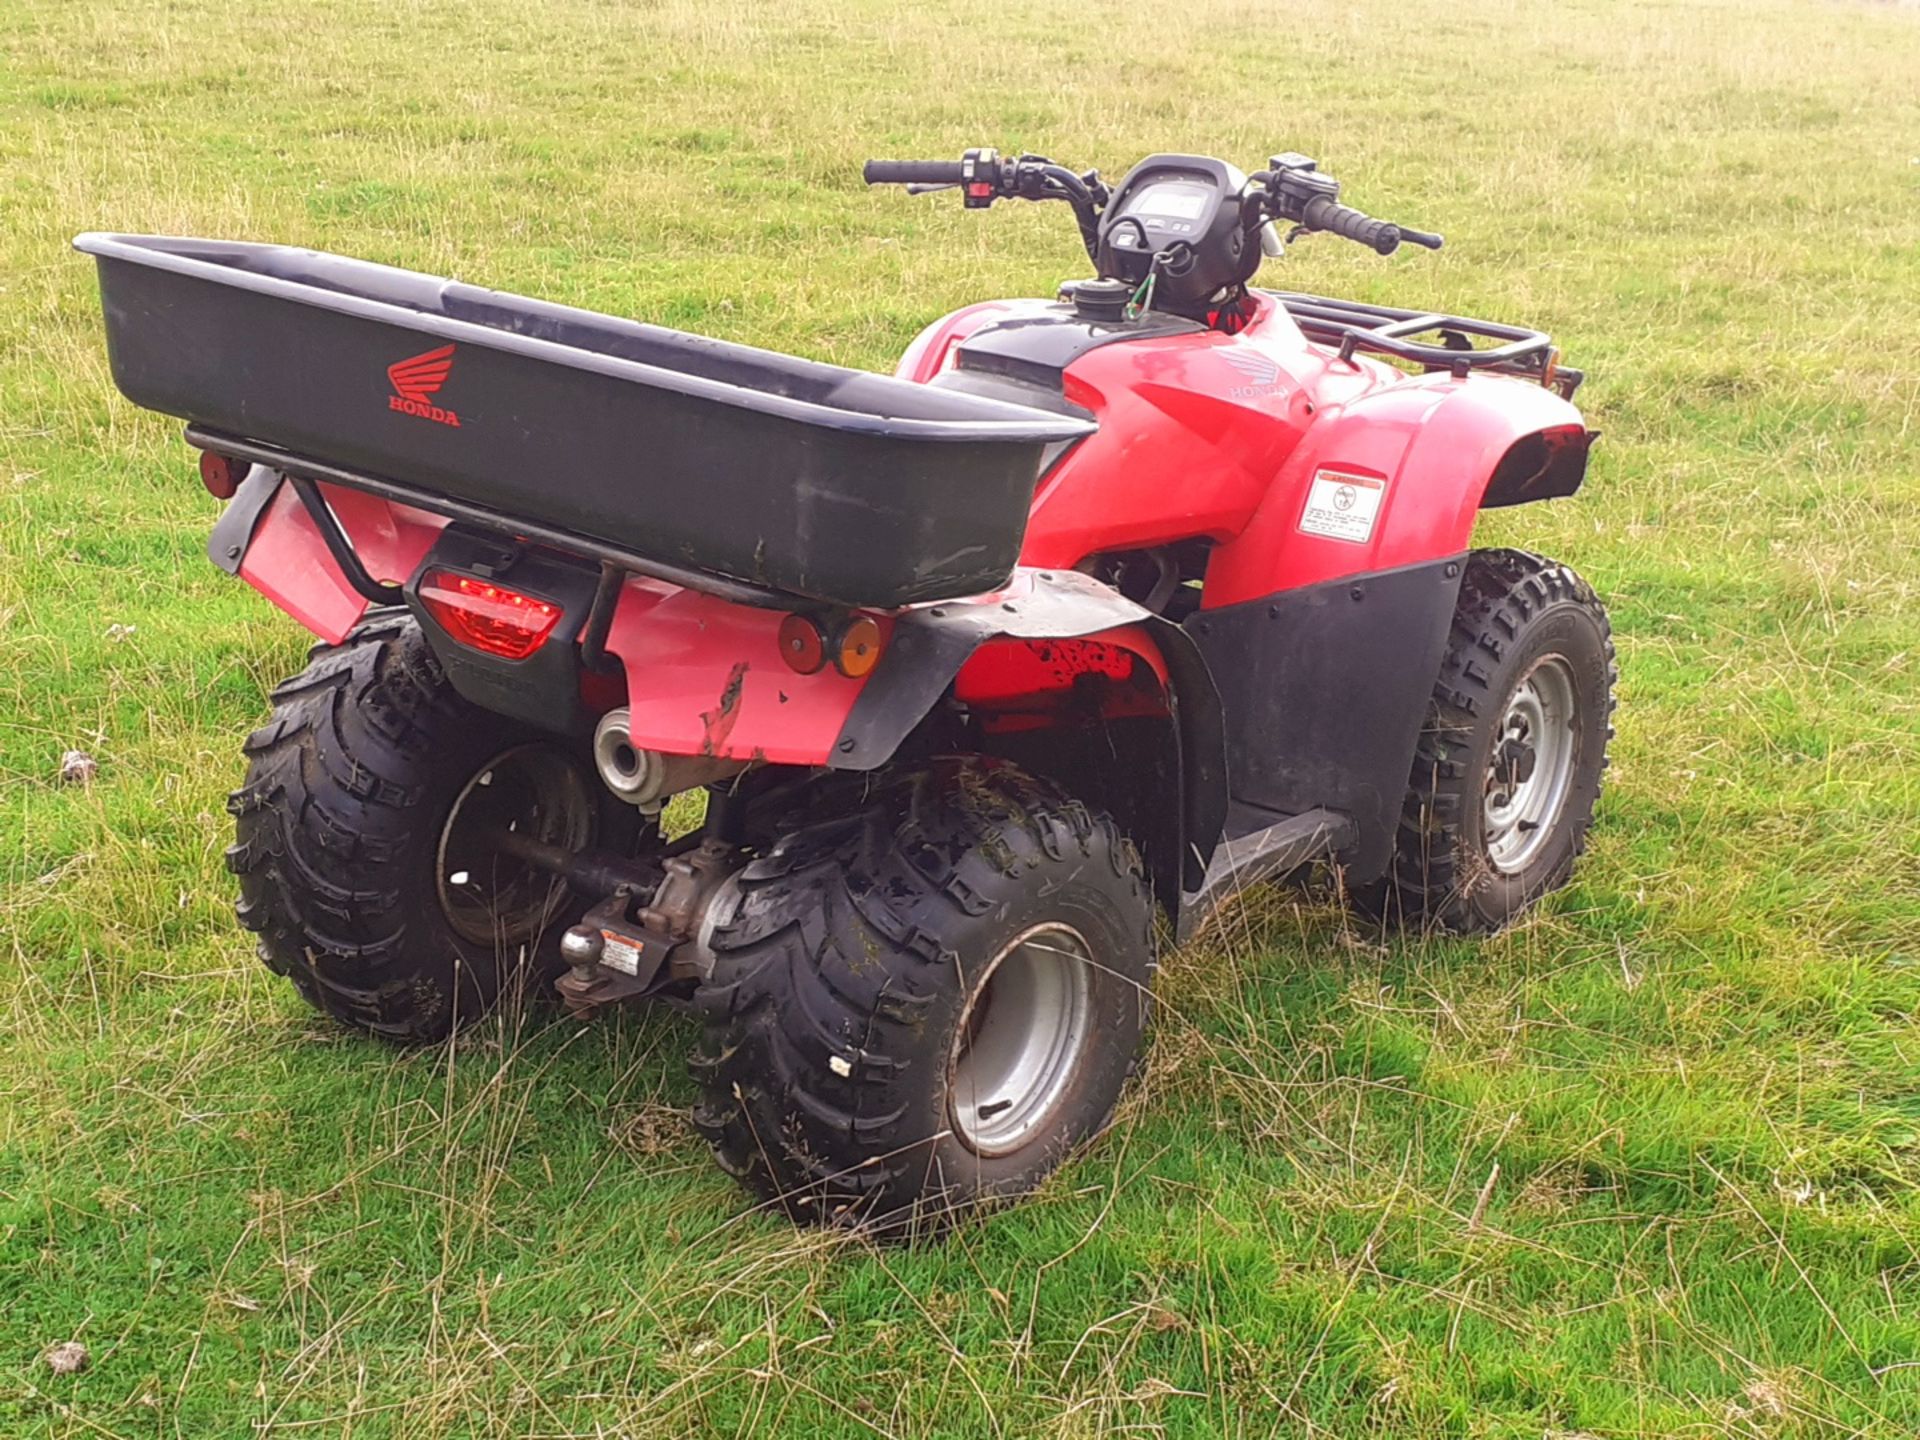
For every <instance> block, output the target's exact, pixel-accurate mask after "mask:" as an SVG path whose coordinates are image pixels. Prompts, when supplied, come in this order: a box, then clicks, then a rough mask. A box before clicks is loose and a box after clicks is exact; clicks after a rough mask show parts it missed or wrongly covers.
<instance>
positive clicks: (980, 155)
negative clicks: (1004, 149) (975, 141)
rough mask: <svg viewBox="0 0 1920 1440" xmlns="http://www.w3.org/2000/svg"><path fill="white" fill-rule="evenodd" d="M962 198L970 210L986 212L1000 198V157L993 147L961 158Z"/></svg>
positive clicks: (969, 152) (987, 147)
mask: <svg viewBox="0 0 1920 1440" xmlns="http://www.w3.org/2000/svg"><path fill="white" fill-rule="evenodd" d="M960 196H961V200H962V203H964V204H965V205H966V207H967V209H969V210H984V209H986V208H987V207H988V206H989V205H991V204H993V202H994V201H995V200H997V199H999V198H1000V155H999V152H998V151H996V150H994V149H993V148H992V147H991V146H981V147H979V148H977V149H973V150H969V151H967V153H966V154H965V155H962V156H961V157H960Z"/></svg>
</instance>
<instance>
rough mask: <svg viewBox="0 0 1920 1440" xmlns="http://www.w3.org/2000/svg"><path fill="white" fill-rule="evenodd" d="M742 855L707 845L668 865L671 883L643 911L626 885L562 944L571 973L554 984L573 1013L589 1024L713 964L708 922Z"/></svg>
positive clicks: (636, 889)
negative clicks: (609, 1009)
mask: <svg viewBox="0 0 1920 1440" xmlns="http://www.w3.org/2000/svg"><path fill="white" fill-rule="evenodd" d="M738 854H739V852H738V850H737V849H736V848H735V847H734V846H732V845H729V844H726V843H724V842H722V841H718V840H707V841H703V842H702V843H701V844H700V846H699V847H698V848H697V849H695V850H692V851H689V852H688V853H687V854H684V855H675V856H672V857H670V858H669V859H668V860H666V861H665V862H664V866H663V868H664V870H665V872H666V874H665V878H664V879H662V880H661V881H660V883H659V886H658V888H657V889H655V890H654V892H653V898H652V900H651V901H650V902H649V903H647V904H645V905H644V906H643V907H641V908H639V909H638V910H636V909H635V905H636V903H637V901H638V897H639V895H640V893H641V892H640V889H639V887H637V886H636V885H634V884H633V883H632V882H631V881H623V882H622V883H621V884H620V885H619V886H618V887H617V888H616V889H615V890H614V891H613V893H612V894H611V895H608V896H607V898H606V899H604V900H602V901H601V902H600V903H599V904H597V905H595V906H594V907H593V908H592V909H591V910H589V911H587V913H586V914H585V915H584V916H582V917H581V919H580V923H579V924H577V925H574V926H572V927H571V928H570V929H568V931H567V933H566V934H565V935H564V936H562V937H561V940H560V954H561V956H562V957H563V958H564V959H565V960H566V962H567V965H568V970H567V973H566V974H564V975H562V976H561V977H560V978H559V979H558V980H556V981H554V989H556V990H557V991H559V993H560V998H561V1001H562V1002H563V1003H564V1004H565V1005H566V1007H567V1010H568V1012H569V1013H570V1014H572V1015H574V1016H575V1017H576V1018H579V1019H583V1020H584V1019H586V1018H587V1017H588V1016H590V1015H591V1014H592V1013H593V1012H594V1011H595V1010H598V1009H599V1008H601V1007H602V1006H604V1005H612V1004H617V1003H618V1002H620V1001H622V1000H630V999H635V998H638V997H640V996H643V995H648V994H651V993H653V992H654V991H656V990H659V989H662V988H663V987H665V986H667V985H669V984H672V983H673V982H674V981H676V980H690V979H697V978H699V977H700V976H702V975H704V974H705V973H706V970H707V968H708V967H707V965H706V964H705V963H704V961H705V958H706V957H705V954H704V951H703V949H702V947H701V944H700V932H701V929H702V922H703V921H704V919H705V918H706V916H707V914H708V912H709V910H710V909H711V908H712V906H713V905H714V904H715V902H716V901H717V900H718V898H719V895H720V892H721V890H722V888H723V887H724V886H725V883H726V880H727V878H728V877H729V876H730V875H731V874H732V873H733V871H734V869H735V868H736V864H737V856H738Z"/></svg>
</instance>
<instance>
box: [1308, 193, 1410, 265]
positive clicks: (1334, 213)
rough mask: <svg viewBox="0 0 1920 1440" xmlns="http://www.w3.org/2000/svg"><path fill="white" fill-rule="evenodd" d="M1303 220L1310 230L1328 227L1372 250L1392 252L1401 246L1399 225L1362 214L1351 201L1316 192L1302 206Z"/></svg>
mask: <svg viewBox="0 0 1920 1440" xmlns="http://www.w3.org/2000/svg"><path fill="white" fill-rule="evenodd" d="M1300 223H1301V224H1302V225H1304V226H1305V227H1306V228H1307V229H1309V230H1326V231H1330V232H1331V233H1333V234H1335V235H1338V236H1340V237H1341V238H1343V239H1346V240H1357V241H1359V242H1360V244H1362V245H1364V246H1366V247H1367V248H1368V249H1369V250H1373V251H1377V252H1378V253H1379V254H1382V255H1391V254H1393V252H1394V251H1396V250H1398V249H1399V248H1400V227H1399V226H1398V225H1392V224H1389V223H1388V222H1387V221H1385V220H1376V219H1374V218H1373V217H1372V216H1371V215H1366V214H1362V213H1361V212H1360V211H1358V210H1356V209H1354V208H1353V207H1352V206H1351V205H1342V204H1341V203H1340V202H1339V201H1337V200H1329V199H1327V198H1326V197H1324V196H1319V195H1316V196H1315V197H1314V198H1313V199H1311V200H1309V201H1308V202H1307V203H1306V204H1305V205H1303V206H1302V207H1301V209H1300Z"/></svg>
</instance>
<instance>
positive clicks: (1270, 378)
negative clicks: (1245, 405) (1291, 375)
mask: <svg viewBox="0 0 1920 1440" xmlns="http://www.w3.org/2000/svg"><path fill="white" fill-rule="evenodd" d="M1214 353H1215V354H1217V355H1218V356H1219V357H1220V358H1221V359H1222V360H1224V361H1226V362H1227V364H1228V365H1230V366H1232V367H1233V368H1234V369H1235V370H1237V371H1239V372H1240V374H1241V375H1242V376H1244V377H1245V378H1246V379H1248V380H1250V381H1252V382H1253V383H1252V384H1250V385H1236V386H1235V387H1234V388H1233V389H1231V390H1229V391H1228V392H1227V397H1228V398H1229V399H1232V400H1247V399H1251V398H1252V397H1254V396H1256V395H1271V394H1272V393H1273V390H1274V385H1275V382H1276V381H1278V380H1279V378H1280V367H1279V366H1278V365H1276V364H1274V363H1273V361H1271V360H1269V359H1268V358H1267V357H1266V356H1265V355H1262V354H1261V353H1260V352H1259V351H1258V350H1248V349H1245V348H1243V347H1241V346H1238V345H1235V346H1222V347H1221V348H1220V349H1218V350H1217V351H1215V352H1214Z"/></svg>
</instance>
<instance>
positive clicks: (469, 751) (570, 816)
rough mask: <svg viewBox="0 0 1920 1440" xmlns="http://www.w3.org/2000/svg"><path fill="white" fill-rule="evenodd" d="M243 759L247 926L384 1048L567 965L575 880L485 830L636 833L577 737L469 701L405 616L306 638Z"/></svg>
mask: <svg viewBox="0 0 1920 1440" xmlns="http://www.w3.org/2000/svg"><path fill="white" fill-rule="evenodd" d="M246 753H247V775H246V780H245V782H244V783H243V784H242V785H241V787H240V788H239V789H238V790H236V791H234V792H233V794H232V795H231V796H230V797H229V799H228V802H227V808H228V809H229V810H230V811H231V812H232V814H233V817H234V830H235V840H234V844H233V845H232V847H231V848H230V849H229V850H228V851H227V865H228V868H229V869H230V870H232V872H233V873H234V874H235V875H236V876H237V877H238V878H239V881H240V899H239V902H238V904H237V906H236V907H235V908H236V911H237V913H238V915H239V918H240V923H241V924H242V925H244V926H246V927H247V928H248V929H249V930H252V931H254V932H256V933H257V935H258V937H259V951H260V958H261V959H262V960H263V961H264V962H265V963H266V964H267V966H268V967H269V968H271V969H273V970H275V971H277V972H279V973H280V974H282V975H285V976H287V977H288V978H289V979H291V980H292V981H293V983H294V985H295V986H296V987H297V988H298V989H299V991H300V993H301V994H302V995H304V996H305V997H306V998H307V999H308V1000H309V1001H310V1002H311V1003H312V1004H313V1005H315V1006H316V1007H317V1008H319V1009H321V1010H323V1011H325V1012H327V1013H328V1014H329V1015H332V1016H333V1017H334V1018H336V1019H338V1020H341V1021H343V1022H345V1023H346V1024H349V1025H352V1026H355V1027H356V1028H359V1029H362V1030H367V1031H370V1032H372V1033H374V1034H376V1035H381V1036H384V1037H386V1038H388V1039H392V1040H400V1041H433V1040H439V1039H443V1038H444V1037H445V1036H447V1035H448V1034H450V1033H452V1031H453V1030H455V1029H456V1028H458V1027H459V1026H461V1025H464V1024H466V1023H468V1022H469V1021H472V1020H474V1019H476V1018H478V1017H479V1016H480V1015H481V1014H483V1013H485V1011H486V1010H487V1009H488V1008H489V1007H490V1006H491V1005H492V1004H493V1002H494V1001H495V999H496V998H497V997H498V995H499V994H500V991H501V988H502V986H503V985H504V984H505V983H506V982H507V981H508V980H509V979H511V978H512V977H513V976H515V975H516V974H518V973H520V972H521V971H523V970H525V971H529V972H531V973H533V974H536V975H542V976H544V975H550V974H553V973H556V972H557V970H558V968H559V965H560V962H559V955H558V946H557V936H556V935H555V934H554V933H553V929H554V927H553V925H552V923H551V922H553V921H554V920H555V919H556V918H558V917H560V916H562V915H563V914H565V906H566V903H567V901H568V899H569V898H570V897H569V892H568V890H567V887H566V886H565V885H564V884H563V883H561V882H559V881H556V880H554V879H552V878H551V877H549V876H547V875H545V874H543V873H541V872H538V871H536V870H533V869H532V868H531V867H527V866H524V865H520V864H518V863H516V862H513V861H510V860H507V859H505V858H504V857H502V856H499V855H497V854H495V853H493V851H492V849H491V847H490V846H488V845H487V844H485V842H484V836H485V835H486V834H487V833H489V832H490V830H491V829H493V828H496V827H498V828H515V829H518V830H520V831H522V833H527V834H531V835H533V836H534V837H535V838H538V839H542V840H545V841H546V842H548V843H550V844H557V845H561V846H564V847H565V848H568V849H583V848H586V847H587V846H589V845H592V844H594V843H596V841H598V842H601V843H606V842H609V841H619V840H627V841H630V840H631V839H632V837H633V833H634V829H635V819H634V815H633V812H632V811H631V810H630V809H628V808H627V807H625V806H621V805H618V804H617V803H616V802H614V801H613V800H612V799H611V798H610V797H608V796H607V795H606V794H605V792H604V790H603V789H602V787H601V786H600V784H599V782H598V780H597V779H596V778H595V777H594V774H593V771H592V768H591V765H590V764H589V763H588V761H587V759H586V753H585V748H584V746H581V747H572V746H569V745H567V744H565V743H563V742H562V741H560V740H559V739H558V738H557V737H555V736H552V735H548V734H546V733H544V732H540V731H536V730H533V729H531V728H529V727H526V726H523V725H519V724H517V723H515V722H513V721H509V720H505V719H502V718H501V717H499V716H497V715H492V714H489V713H487V712H485V711H482V710H479V709H477V708H475V707H473V706H471V705H469V704H468V703H467V702H466V701H464V700H462V699H461V698H460V697H459V696H458V695H457V694H455V693H454V691H453V690H452V688H451V686H450V685H449V684H448V682H447V680H446V677H445V675H444V674H443V673H442V672H441V669H440V666H439V664H438V662H436V661H435V659H434V657H433V653H432V651H431V650H430V649H429V648H428V647H427V644H426V641H425V640H424V638H423V637H422V636H421V634H420V631H419V627H418V626H417V625H416V624H415V623H414V621H413V620H412V619H411V618H409V617H407V616H406V615H404V614H387V615H381V616H379V617H377V618H375V619H373V620H371V621H369V622H368V623H366V624H364V625H362V626H361V627H360V628H359V629H358V630H356V631H355V632H354V633H353V634H352V635H351V636H349V637H348V638H347V640H346V641H345V642H344V643H343V644H340V645H337V646H334V645H318V646H315V647H314V649H313V651H312V652H311V654H310V656H309V660H308V664H307V668H306V669H305V670H304V671H303V672H301V674H299V675H298V676H296V677H294V678H293V679H291V680H289V681H287V682H286V683H285V684H283V685H281V686H279V687H278V688H277V689H276V690H275V691H274V692H273V718H272V719H271V720H270V721H269V722H268V723H267V724H266V725H265V726H263V727H262V728H261V729H259V730H256V731H255V732H254V733H253V735H252V736H251V738H249V739H248V741H247V744H246Z"/></svg>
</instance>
